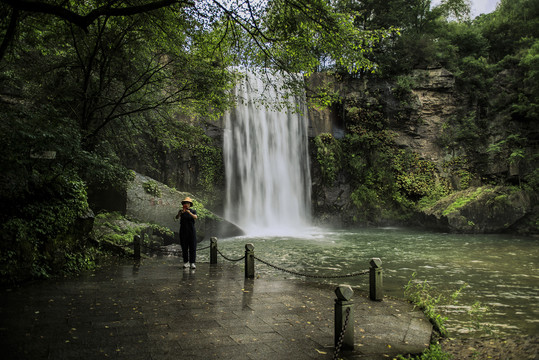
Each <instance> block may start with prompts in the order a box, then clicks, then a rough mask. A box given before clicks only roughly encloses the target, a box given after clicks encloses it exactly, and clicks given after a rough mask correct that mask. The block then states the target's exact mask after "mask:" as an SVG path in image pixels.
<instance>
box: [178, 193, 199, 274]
mask: <svg viewBox="0 0 539 360" xmlns="http://www.w3.org/2000/svg"><path fill="white" fill-rule="evenodd" d="M192 207H193V200H191V198H190V197H186V198H185V199H183V201H182V208H181V209H180V210H179V211H178V214H177V215H176V219H180V246H181V248H182V257H183V267H184V268H185V269H187V268H188V267H189V264H191V265H190V266H191V269H196V264H195V263H196V256H197V233H196V229H195V220H196V219H197V212H196V210H195V209H192Z"/></svg>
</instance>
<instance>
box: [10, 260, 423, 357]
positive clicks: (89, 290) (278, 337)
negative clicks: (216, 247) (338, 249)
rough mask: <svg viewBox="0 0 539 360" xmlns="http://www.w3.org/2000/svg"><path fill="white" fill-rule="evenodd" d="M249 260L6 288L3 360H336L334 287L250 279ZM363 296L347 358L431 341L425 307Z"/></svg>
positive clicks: (161, 265) (175, 264) (110, 272)
mask: <svg viewBox="0 0 539 360" xmlns="http://www.w3.org/2000/svg"><path fill="white" fill-rule="evenodd" d="M220 260H222V259H220ZM241 264H242V263H241V262H240V264H232V263H225V264H218V265H211V266H210V264H205V263H200V264H198V267H197V269H196V270H194V271H193V270H184V269H182V268H181V266H180V261H179V260H178V258H174V257H165V258H161V259H148V260H144V261H142V263H141V264H140V265H139V266H133V265H132V264H131V265H118V266H113V267H111V268H109V269H103V270H99V271H96V272H95V273H91V274H88V275H84V276H82V277H79V278H76V279H67V280H61V281H60V280H58V281H57V280H52V281H45V282H39V283H35V284H29V285H25V286H23V287H21V288H17V289H12V290H8V291H6V290H2V293H1V300H0V316H1V324H0V346H2V352H3V354H2V358H3V359H84V360H86V359H131V360H133V359H155V360H161V359H163V360H164V359H271V360H279V359H294V360H300V359H332V358H333V352H334V347H333V336H334V334H333V316H334V308H333V306H334V299H335V293H334V290H335V289H334V287H329V286H328V285H317V284H313V283H312V282H311V283H309V282H304V281H300V280H289V279H288V280H287V279H276V278H271V279H264V278H258V279H254V280H248V279H244V273H243V267H242V266H241ZM355 291H356V293H355V294H354V311H355V324H354V325H355V350H354V351H353V352H345V353H342V354H341V356H340V357H341V358H345V359H387V358H393V357H394V356H395V355H396V354H402V353H418V352H421V351H422V350H423V349H424V348H425V347H426V346H427V345H428V343H429V341H430V336H431V332H432V327H431V325H430V323H429V322H428V321H427V320H426V319H425V317H424V315H423V314H422V313H421V312H420V311H418V310H414V309H413V307H412V306H411V305H410V304H408V303H407V302H404V301H399V300H394V299H388V298H386V299H384V301H382V302H373V301H370V300H369V299H368V298H367V297H366V296H365V295H366V294H363V293H362V292H361V291H357V290H355ZM6 355H7V356H6Z"/></svg>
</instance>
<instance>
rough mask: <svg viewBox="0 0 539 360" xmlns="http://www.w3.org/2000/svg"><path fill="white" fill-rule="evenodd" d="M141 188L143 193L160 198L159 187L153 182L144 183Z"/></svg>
mask: <svg viewBox="0 0 539 360" xmlns="http://www.w3.org/2000/svg"><path fill="white" fill-rule="evenodd" d="M142 187H143V188H144V191H146V192H147V193H148V194H150V195H152V196H155V197H161V195H162V194H161V189H159V186H158V185H157V183H156V182H155V181H153V180H150V181H146V182H144V183H143V184H142Z"/></svg>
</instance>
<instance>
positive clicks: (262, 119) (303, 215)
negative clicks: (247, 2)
mask: <svg viewBox="0 0 539 360" xmlns="http://www.w3.org/2000/svg"><path fill="white" fill-rule="evenodd" d="M271 81H272V84H271V85H270V86H267V84H266V86H265V84H264V83H263V82H262V81H261V80H260V79H258V78H256V77H255V76H254V75H253V74H247V75H246V79H245V80H244V81H243V82H242V83H241V84H240V85H238V86H237V87H236V90H235V91H236V95H237V96H238V98H239V99H241V100H242V101H238V103H237V105H236V108H235V109H234V110H232V111H230V112H229V113H228V114H227V115H226V116H225V121H226V124H225V135H224V161H225V169H226V206H225V218H226V219H227V220H229V221H231V222H233V223H235V224H237V225H238V226H240V227H241V228H242V229H243V230H244V231H246V233H247V234H248V235H288V236H290V235H293V234H296V233H298V232H301V230H302V229H305V228H306V227H307V226H308V224H309V221H310V201H311V199H310V197H311V196H310V194H311V190H310V187H311V179H310V171H309V156H308V145H307V141H308V139H307V116H306V113H307V111H306V107H305V101H304V99H298V98H296V99H289V100H290V103H291V105H290V106H289V108H288V109H284V110H281V111H277V110H273V109H267V108H266V107H264V106H261V105H260V99H261V97H263V98H264V99H270V100H273V101H279V94H277V93H276V91H275V88H277V89H278V88H279V84H281V83H282V79H279V78H273V79H272V80H271ZM298 109H299V110H301V111H300V112H298V111H297V110H298Z"/></svg>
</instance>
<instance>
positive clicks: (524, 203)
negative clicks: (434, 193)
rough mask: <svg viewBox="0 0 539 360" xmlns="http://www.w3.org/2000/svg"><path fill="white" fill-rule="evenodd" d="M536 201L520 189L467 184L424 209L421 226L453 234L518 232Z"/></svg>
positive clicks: (530, 216) (532, 211)
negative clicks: (462, 188) (460, 189)
mask: <svg viewBox="0 0 539 360" xmlns="http://www.w3.org/2000/svg"><path fill="white" fill-rule="evenodd" d="M536 200H537V199H535V195H533V194H531V193H529V192H527V191H524V190H521V189H515V188H511V187H504V186H483V187H471V188H469V189H466V190H463V191H459V192H457V193H454V194H452V195H450V196H448V197H446V198H444V199H441V200H440V201H438V202H437V203H436V204H435V205H434V206H432V207H430V208H428V209H426V210H424V211H423V214H422V220H423V221H422V222H423V224H422V225H425V226H429V227H436V228H438V229H440V230H444V231H449V232H457V233H502V232H509V231H511V232H513V231H518V228H519V227H521V225H522V224H523V223H524V222H525V221H524V220H525V219H527V218H530V219H531V218H534V217H537V216H536V215H537V210H538V208H537V206H536V205H535V204H536V202H537V201H536ZM534 214H535V215H534ZM528 231H529V230H528ZM532 232H533V231H532ZM535 232H537V228H536V227H535Z"/></svg>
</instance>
